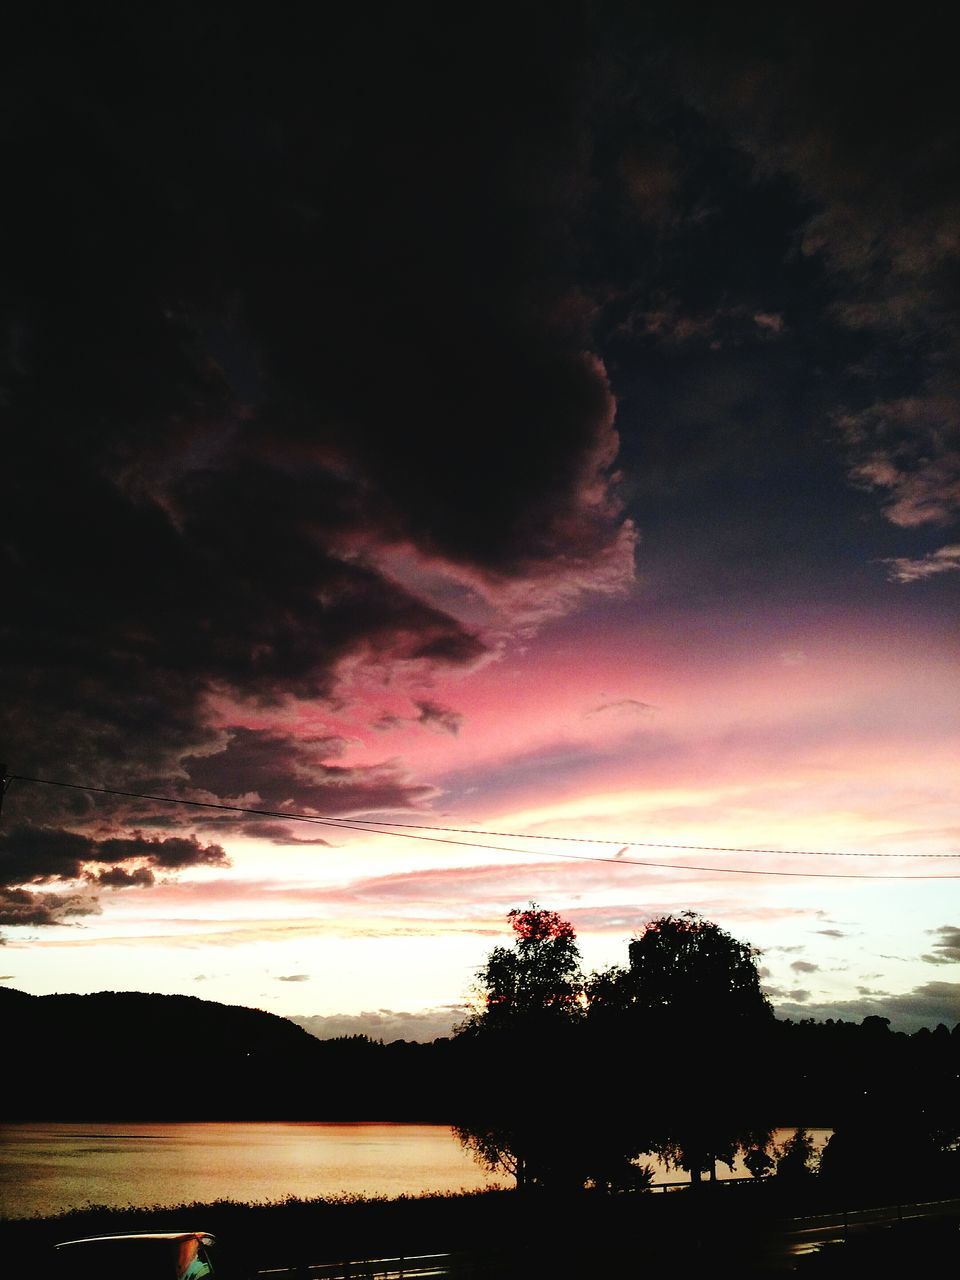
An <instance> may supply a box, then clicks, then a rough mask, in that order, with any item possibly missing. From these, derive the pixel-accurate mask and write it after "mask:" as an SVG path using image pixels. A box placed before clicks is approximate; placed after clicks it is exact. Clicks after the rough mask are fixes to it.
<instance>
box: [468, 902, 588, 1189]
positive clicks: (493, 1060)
mask: <svg viewBox="0 0 960 1280" xmlns="http://www.w3.org/2000/svg"><path fill="white" fill-rule="evenodd" d="M508 919H509V921H510V927H511V929H512V930H513V934H514V940H513V945H512V946H510V947H505V946H499V947H494V949H493V951H491V952H490V955H489V957H488V959H487V962H486V964H484V965H483V967H482V968H481V969H480V970H479V972H478V975H477V985H476V990H477V994H478V996H479V998H480V1004H479V1007H478V1008H477V1009H476V1011H475V1012H473V1013H471V1014H470V1015H469V1017H468V1018H466V1020H465V1021H464V1022H463V1023H462V1024H461V1026H460V1027H459V1028H458V1038H459V1039H461V1040H468V1041H470V1042H471V1043H472V1046H473V1054H474V1061H475V1063H476V1062H477V1061H479V1062H480V1064H481V1080H482V1082H478V1086H477V1095H478V1096H475V1097H471V1098H468V1099H467V1100H466V1101H465V1104H464V1112H465V1118H464V1120H463V1121H462V1122H461V1123H459V1124H457V1125H456V1126H455V1128H454V1132H455V1133H456V1135H457V1137H458V1138H459V1139H460V1141H461V1143H463V1145H464V1146H465V1147H466V1148H467V1149H468V1150H469V1151H471V1152H472V1154H473V1155H474V1157H475V1159H476V1160H477V1161H478V1162H479V1163H480V1164H482V1165H483V1166H484V1167H485V1168H487V1169H489V1170H491V1171H492V1172H505V1173H509V1174H512V1175H513V1177H515V1178H516V1181H517V1186H518V1187H524V1186H527V1185H530V1184H534V1183H536V1184H539V1185H550V1186H553V1187H559V1186H583V1184H584V1182H585V1181H586V1178H587V1174H586V1172H584V1151H583V1143H582V1137H583V1135H582V1133H581V1132H579V1126H581V1125H584V1124H585V1123H586V1118H585V1117H584V1116H582V1115H579V1114H574V1113H571V1112H570V1110H569V1107H567V1106H564V1105H563V1104H562V1103H561V1104H560V1105H558V1103H559V1100H560V1098H561V1096H562V1095H564V1094H566V1093H567V1090H568V1087H569V1082H568V1081H567V1079H566V1071H567V1070H568V1065H567V1064H568V1063H569V1061H570V1058H571V1056H572V1055H574V1054H575V1052H576V1046H575V1045H574V1043H573V1037H574V1032H575V1029H576V1027H577V1025H578V1024H579V1023H580V1022H581V1021H582V1016H583V1008H582V992H583V976H582V974H581V971H580V952H579V949H578V947H577V942H576V935H575V934H574V930H573V927H572V925H570V923H569V922H568V921H566V920H563V919H562V918H561V917H560V916H559V915H558V914H557V912H556V911H547V910H544V909H542V908H541V907H538V906H537V904H536V903H534V902H532V903H531V904H530V905H529V907H528V908H527V909H526V910H524V911H520V910H514V911H511V912H510V913H509V915H508ZM471 1113H472V1114H471ZM564 1116H566V1117H567V1118H566V1120H564Z"/></svg>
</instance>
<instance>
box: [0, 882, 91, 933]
mask: <svg viewBox="0 0 960 1280" xmlns="http://www.w3.org/2000/svg"><path fill="white" fill-rule="evenodd" d="M99 914H100V905H99V903H98V902H97V899H96V898H95V897H94V896H93V895H92V894H83V893H34V892H32V891H31V890H29V889H7V888H0V925H18V926H24V925H34V926H36V925H57V924H64V923H65V922H67V921H68V920H70V919H71V918H75V917H79V916H94V915H99ZM0 941H3V939H0Z"/></svg>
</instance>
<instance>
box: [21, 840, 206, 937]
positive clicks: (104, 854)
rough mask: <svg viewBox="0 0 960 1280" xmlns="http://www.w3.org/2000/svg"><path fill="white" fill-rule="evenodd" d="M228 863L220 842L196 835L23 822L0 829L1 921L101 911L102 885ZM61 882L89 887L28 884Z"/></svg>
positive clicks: (126, 884)
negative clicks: (101, 834)
mask: <svg viewBox="0 0 960 1280" xmlns="http://www.w3.org/2000/svg"><path fill="white" fill-rule="evenodd" d="M98 864H100V865H98ZM227 865H229V864H228V863H227V859H226V855H225V854H224V851H223V849H222V848H221V846H220V845H218V844H206V845H205V844H201V843H200V841H199V840H197V839H196V837H194V836H191V837H189V838H184V837H179V836H171V837H167V838H165V839H162V838H160V837H156V836H154V837H147V836H143V835H141V834H140V833H135V834H134V835H132V836H125V837H122V838H117V837H107V838H106V839H100V840H98V839H95V838H93V837H92V836H88V835H85V834H83V833H80V832H76V831H67V830H64V829H63V828H54V827H34V826H27V825H18V826H15V827H13V828H11V829H10V830H8V831H4V832H2V833H0V924H2V925H21V926H22V925H55V924H62V923H63V922H64V921H65V920H67V919H68V918H70V917H76V916H89V915H98V914H99V913H100V909H101V908H100V903H99V899H98V896H97V890H99V889H126V888H131V887H135V888H149V887H150V886H151V885H152V884H154V882H155V880H156V874H155V873H156V872H170V871H177V870H182V869H183V868H185V867H196V866H217V867H222V866H227ZM58 881H59V882H64V881H81V882H83V883H85V884H86V885H87V886H89V887H88V888H85V889H83V890H81V891H78V892H67V893H61V892H59V891H53V890H43V891H41V892H36V891H35V890H34V889H32V888H27V887H25V886H28V885H29V886H32V885H37V884H50V883H56V882H58Z"/></svg>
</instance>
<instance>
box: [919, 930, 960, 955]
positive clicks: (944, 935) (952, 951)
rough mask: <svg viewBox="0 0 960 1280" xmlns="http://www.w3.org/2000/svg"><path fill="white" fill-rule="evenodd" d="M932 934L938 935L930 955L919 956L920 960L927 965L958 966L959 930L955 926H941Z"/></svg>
mask: <svg viewBox="0 0 960 1280" xmlns="http://www.w3.org/2000/svg"><path fill="white" fill-rule="evenodd" d="M933 932H934V933H936V934H939V938H938V940H937V941H936V942H935V943H934V944H933V952H932V954H930V955H925V956H921V957H920V958H921V960H926V962H927V964H960V928H958V927H957V925H955V924H942V925H941V926H940V927H939V929H934V930H933Z"/></svg>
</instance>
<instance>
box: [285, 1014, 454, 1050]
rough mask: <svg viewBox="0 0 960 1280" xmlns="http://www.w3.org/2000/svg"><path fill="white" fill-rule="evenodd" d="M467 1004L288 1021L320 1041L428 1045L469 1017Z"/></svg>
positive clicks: (303, 1016) (296, 1016)
mask: <svg viewBox="0 0 960 1280" xmlns="http://www.w3.org/2000/svg"><path fill="white" fill-rule="evenodd" d="M467 1011H468V1007H467V1005H465V1004H449V1005H439V1006H436V1007H435V1008H432V1009H421V1010H418V1011H416V1012H408V1011H405V1010H397V1009H368V1010H364V1011H363V1012H361V1013H331V1014H321V1013H314V1014H289V1015H288V1017H289V1020H290V1021H291V1022H295V1023H296V1024H297V1026H298V1027H303V1029H304V1030H305V1031H309V1032H310V1034H311V1035H312V1036H316V1037H317V1039H318V1040H333V1039H335V1038H336V1037H337V1036H357V1035H362V1036H369V1037H370V1039H371V1040H383V1041H384V1043H386V1044H389V1043H390V1042H391V1041H393V1040H415V1041H419V1042H421V1043H429V1042H430V1041H432V1040H438V1039H440V1038H441V1037H442V1036H449V1035H450V1034H451V1033H452V1031H453V1029H454V1027H456V1026H457V1025H458V1024H459V1023H461V1022H462V1021H463V1019H464V1017H465V1016H466V1014H467Z"/></svg>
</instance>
